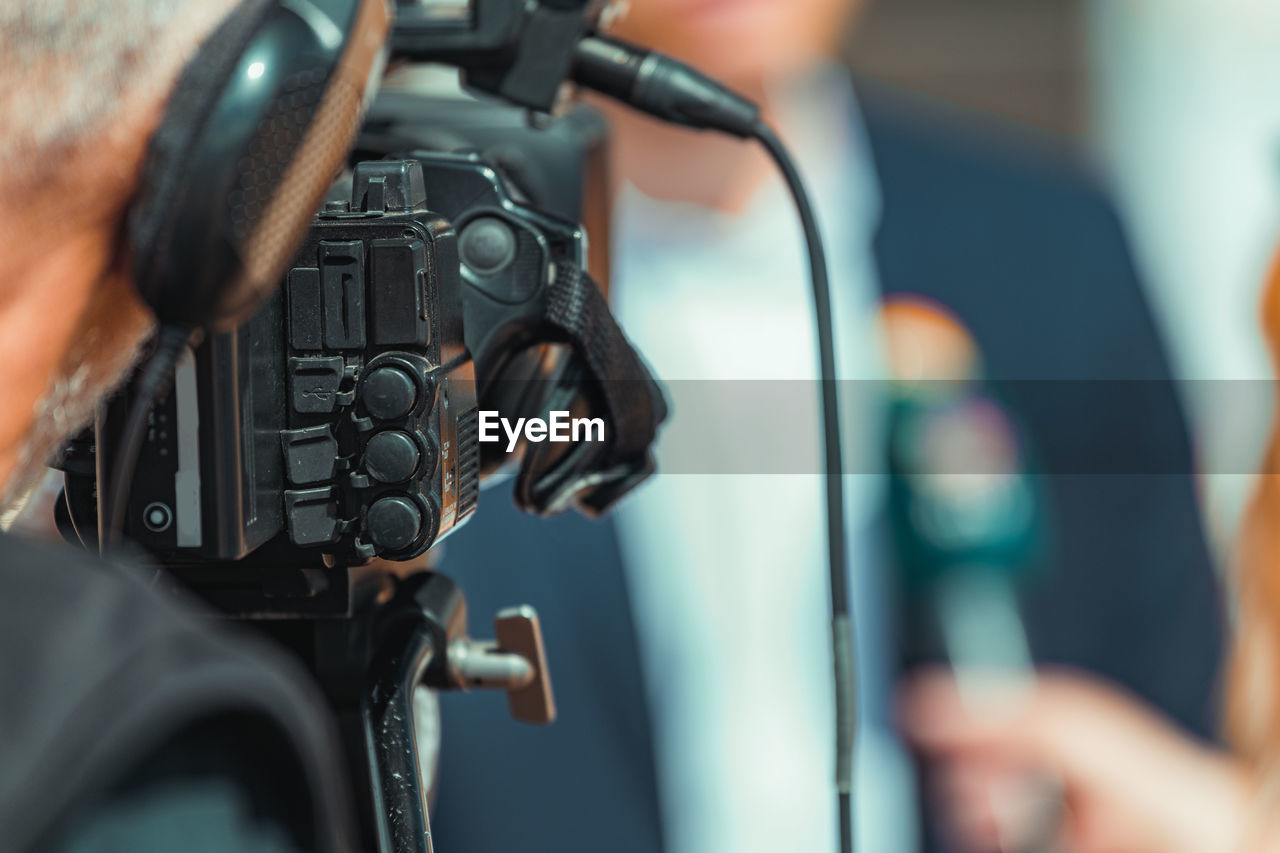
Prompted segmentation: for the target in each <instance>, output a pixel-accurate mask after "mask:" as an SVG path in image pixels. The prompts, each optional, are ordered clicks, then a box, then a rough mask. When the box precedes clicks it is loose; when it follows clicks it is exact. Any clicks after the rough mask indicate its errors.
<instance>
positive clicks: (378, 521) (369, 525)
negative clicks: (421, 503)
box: [364, 498, 422, 552]
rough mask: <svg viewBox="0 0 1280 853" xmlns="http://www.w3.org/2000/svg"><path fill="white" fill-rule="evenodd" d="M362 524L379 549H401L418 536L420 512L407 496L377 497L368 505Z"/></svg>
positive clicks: (420, 524)
mask: <svg viewBox="0 0 1280 853" xmlns="http://www.w3.org/2000/svg"><path fill="white" fill-rule="evenodd" d="M364 526H365V531H366V532H367V533H368V534H369V540H370V541H371V542H373V544H374V545H375V546H377V548H378V550H379V551H383V552H386V551H403V550H404V549H405V548H408V547H409V546H410V545H412V544H413V540H415V539H417V538H418V532H419V531H420V530H421V528H422V512H421V511H420V510H419V509H418V507H417V506H416V505H414V503H413V501H411V500H409V499H408V498H379V499H378V500H376V501H374V502H373V506H371V507H369V513H368V515H366V516H365V520H364Z"/></svg>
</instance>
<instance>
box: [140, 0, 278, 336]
mask: <svg viewBox="0 0 1280 853" xmlns="http://www.w3.org/2000/svg"><path fill="white" fill-rule="evenodd" d="M276 5H278V0H246V2H244V3H242V4H241V5H240V6H239V7H237V8H236V9H235V10H234V11H232V12H231V14H230V15H228V16H227V18H226V19H225V20H224V21H223V22H222V23H221V24H220V25H219V26H218V27H217V29H215V30H214V31H213V33H212V34H210V36H209V37H208V38H207V39H205V41H204V42H203V43H202V44H201V46H200V48H199V50H198V51H197V52H196V55H195V56H194V57H193V58H192V59H191V61H190V62H188V63H187V65H186V67H185V68H184V69H183V72H182V74H181V76H180V77H179V78H178V82H177V84H176V85H175V87H174V90H173V94H172V95H171V96H170V97H169V102H168V104H167V106H166V107H165V113H164V116H163V117H162V118H161V120H160V125H159V127H158V128H157V130H156V132H155V135H154V136H153V137H152V139H151V145H150V148H149V150H148V152H147V158H146V161H145V163H144V165H143V172H142V181H141V184H140V186H139V193H138V196H137V198H136V199H135V201H134V204H133V207H132V210H131V211H130V214H129V243H130V249H131V250H132V253H133V257H132V263H133V270H134V281H135V282H136V284H137V288H138V292H139V294H140V295H141V296H142V298H143V300H144V301H146V302H147V303H148V304H149V305H151V306H152V307H154V306H155V305H156V304H157V302H159V300H158V299H157V298H156V291H157V288H159V287H162V286H164V285H163V283H162V282H159V281H156V280H154V279H155V277H156V269H157V268H158V267H159V266H160V265H159V264H157V260H158V259H159V258H160V256H161V255H162V254H163V253H164V252H167V251H170V250H171V246H170V242H171V236H172V226H173V224H174V222H175V221H176V220H177V217H176V216H175V213H176V208H177V207H178V206H179V205H181V204H183V203H184V199H183V197H182V194H181V192H180V189H181V185H182V179H183V173H184V171H185V169H186V168H187V166H188V161H189V156H190V153H191V151H192V150H193V149H194V147H195V145H196V143H197V141H198V140H199V139H200V137H201V135H202V134H203V133H204V132H205V129H206V125H207V124H208V119H209V116H210V113H211V112H212V111H213V109H214V107H215V106H216V105H217V104H218V101H219V98H220V97H221V95H222V92H223V90H224V89H225V88H226V86H227V83H228V81H229V79H230V77H231V75H232V73H233V72H234V71H235V69H236V66H237V65H238V63H239V60H240V58H241V56H242V55H243V54H244V51H245V49H246V48H247V47H248V45H249V43H250V41H251V40H252V39H253V37H254V35H255V34H256V33H257V31H258V29H259V28H260V27H261V26H262V23H263V21H264V20H265V19H266V17H267V14H268V13H269V12H270V11H271V9H272V8H274V7H275V6H276ZM176 284H180V283H176ZM160 319H161V320H162V321H163V320H164V319H165V318H163V317H162V318H160Z"/></svg>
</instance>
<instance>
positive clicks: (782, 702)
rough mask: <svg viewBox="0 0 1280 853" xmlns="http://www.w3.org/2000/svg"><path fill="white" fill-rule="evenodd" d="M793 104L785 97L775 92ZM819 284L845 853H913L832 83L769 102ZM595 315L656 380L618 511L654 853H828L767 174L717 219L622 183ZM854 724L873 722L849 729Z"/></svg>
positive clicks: (849, 170) (830, 806) (816, 443)
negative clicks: (658, 395) (853, 758)
mask: <svg viewBox="0 0 1280 853" xmlns="http://www.w3.org/2000/svg"><path fill="white" fill-rule="evenodd" d="M793 89H794V90H793ZM775 102H776V103H779V104H781V105H783V111H782V113H781V115H780V126H781V127H782V129H783V132H784V135H785V136H786V137H787V138H788V139H789V140H790V142H791V143H792V145H793V151H794V154H795V156H796V157H797V159H798V162H799V166H800V170H801V172H802V174H803V176H804V178H805V180H806V183H807V184H808V186H809V187H810V190H811V192H812V193H813V195H814V199H815V204H816V206H817V211H818V218H819V221H820V223H821V227H822V229H823V232H824V238H825V241H826V246H827V251H828V258H829V263H830V267H831V272H832V276H831V278H832V289H833V301H834V305H835V317H836V323H837V328H836V335H837V358H838V363H839V374H840V378H841V379H842V380H868V381H863V382H845V383H844V384H842V389H841V390H842V395H841V396H842V414H843V417H844V430H843V431H844V448H845V455H846V460H847V461H846V470H848V471H853V472H858V473H854V474H851V475H849V476H846V478H845V483H846V489H847V492H848V499H847V500H848V504H849V506H848V511H847V516H846V517H847V524H848V530H849V533H850V539H851V550H850V556H851V564H852V566H853V577H852V578H851V589H852V593H853V597H854V601H855V622H856V623H857V626H858V635H859V646H860V648H859V658H860V664H859V673H858V675H859V679H858V681H859V687H860V690H859V697H860V698H859V706H860V707H859V710H860V713H859V716H860V718H861V719H862V720H863V724H862V725H860V729H859V759H858V765H857V767H858V773H857V775H858V795H857V802H858V805H857V807H856V809H855V811H856V813H857V820H856V826H857V827H858V829H857V832H858V849H859V850H862V851H874V853H884V851H893V850H911V849H914V848H915V846H916V844H915V841H914V832H913V819H912V816H911V811H910V808H911V806H910V803H911V798H912V796H913V795H912V794H911V793H910V791H911V788H910V780H909V775H908V771H907V770H906V768H907V764H906V762H905V761H903V760H902V759H901V755H900V753H899V752H898V751H897V750H896V747H894V746H893V744H892V740H891V739H889V738H888V737H887V736H886V735H885V733H884V732H885V729H884V726H883V721H884V719H885V716H886V715H885V707H886V706H887V702H888V696H887V689H886V687H885V682H886V678H885V675H884V673H885V661H886V660H887V658H888V654H887V649H886V648H885V646H884V640H883V638H882V637H883V632H882V631H881V630H880V629H879V627H878V626H877V625H876V624H875V616H876V614H877V612H879V611H881V610H882V609H883V608H884V603H883V602H877V601H875V600H873V598H874V597H875V596H876V592H875V589H876V582H875V580H874V575H875V572H876V570H877V566H878V564H877V563H875V562H874V560H873V559H872V556H871V554H870V550H869V548H870V539H871V537H870V536H869V535H867V534H868V532H869V530H870V528H871V525H872V518H873V514H874V513H875V511H876V509H877V507H878V506H879V502H880V498H881V489H882V487H883V477H882V476H880V475H879V474H878V473H876V472H878V471H879V470H880V467H879V456H880V452H879V451H880V440H879V436H880V429H881V421H882V419H883V418H882V416H883V411H882V410H881V408H880V406H878V405H876V403H878V400H879V398H878V396H877V395H876V394H875V393H874V392H875V382H874V380H876V379H879V378H880V377H881V375H882V371H881V367H880V360H879V347H878V345H877V342H876V340H875V335H874V321H875V317H876V311H877V307H878V304H879V294H878V287H877V283H876V272H875V265H874V259H873V257H872V254H871V237H872V233H873V231H874V228H875V226H876V222H877V216H878V206H879V200H878V192H877V189H876V184H875V175H874V171H873V169H872V166H871V162H870V156H869V152H868V150H867V147H866V143H865V140H864V139H863V138H862V135H861V131H860V127H861V125H860V120H859V117H858V113H857V108H856V102H855V100H854V97H853V91H852V86H851V84H850V81H849V78H848V75H847V73H845V72H844V71H842V70H839V69H823V70H821V71H820V72H817V73H815V74H814V75H813V76H812V77H810V78H808V79H806V80H804V81H803V82H802V83H798V84H796V85H795V86H794V87H788V91H786V92H780V93H778V97H777V98H776V99H775ZM614 217H615V218H614V235H613V243H614V245H613V253H614V254H613V258H614V269H613V271H612V272H613V287H612V295H613V298H614V310H615V312H616V314H617V316H618V319H619V322H620V323H621V325H622V327H623V328H624V329H625V330H626V332H627V334H628V335H629V336H630V337H631V338H632V340H633V341H634V342H635V343H636V345H637V347H638V348H639V349H640V351H641V352H642V353H643V354H644V356H645V357H646V358H647V359H648V361H649V362H650V364H651V366H652V367H653V368H654V371H655V373H656V374H657V375H658V376H659V377H661V378H662V379H663V381H664V382H666V383H667V387H668V400H669V402H670V403H671V409H672V411H671V416H670V420H669V422H668V424H667V426H666V427H665V429H664V432H663V433H662V435H661V437H660V439H659V443H658V452H657V458H658V466H659V474H658V475H656V476H655V477H654V478H653V479H652V480H651V481H650V482H648V483H646V484H645V486H644V487H643V488H641V489H639V490H638V491H637V492H636V493H635V495H634V496H632V497H630V498H628V499H627V501H625V502H624V504H623V505H622V506H621V507H620V508H619V512H618V515H617V519H618V529H619V535H620V537H621V539H622V545H623V556H624V563H625V565H626V571H627V581H628V585H629V587H630V592H631V596H632V601H633V605H634V608H635V617H636V621H637V629H638V633H639V637H640V652H641V660H642V664H643V667H644V670H645V678H646V682H647V684H646V687H647V695H648V696H649V701H650V710H651V717H652V719H653V724H654V739H655V750H656V753H657V754H656V759H657V770H658V782H659V788H660V791H659V795H660V800H661V804H662V809H663V817H664V821H665V831H666V843H667V851H668V853H713V851H733V852H734V853H749V851H762V852H763V851H770V853H774V852H775V851H793V850H794V851H805V853H810V851H831V850H835V849H836V847H837V841H836V827H837V820H836V815H835V802H836V797H835V790H834V784H833V778H834V758H833V754H832V752H833V741H834V733H833V732H834V724H833V712H832V685H831V663H830V661H831V656H830V646H829V643H830V641H829V630H830V629H829V613H828V593H827V582H826V572H827V569H826V562H825V532H824V531H825V526H824V525H825V521H824V519H825V516H824V501H823V479H822V476H821V472H822V470H823V469H822V467H821V456H820V452H819V451H820V447H821V442H820V433H819V429H818V427H819V423H820V421H819V419H818V396H817V393H818V389H817V386H816V383H815V382H814V381H813V380H814V379H815V378H816V376H817V355H816V344H815V337H814V332H813V313H812V298H811V291H810V285H809V277H808V271H807V270H808V266H807V260H806V256H805V255H804V249H803V243H802V240H801V235H800V228H799V223H798V219H797V216H796V214H795V210H794V207H793V205H792V203H791V201H790V198H789V196H788V195H787V193H786V189H785V186H784V185H783V183H782V181H781V179H780V178H775V179H771V180H770V181H769V182H768V183H767V184H766V185H765V186H763V187H762V188H761V189H760V190H759V191H758V192H757V193H756V195H755V197H754V198H753V199H752V200H751V202H750V204H749V205H748V207H747V209H746V210H745V211H744V212H743V213H741V214H740V215H736V216H729V215H725V214H721V213H717V212H714V211H710V210H708V209H705V208H702V207H698V206H696V205H691V204H683V203H670V202H661V201H658V200H655V199H652V198H649V197H647V196H645V195H644V194H643V193H641V192H640V191H639V190H637V189H636V188H635V187H633V186H627V187H624V188H623V191H622V192H621V194H620V196H619V199H618V201H617V206H616V208H615V211H614ZM868 721H870V722H868Z"/></svg>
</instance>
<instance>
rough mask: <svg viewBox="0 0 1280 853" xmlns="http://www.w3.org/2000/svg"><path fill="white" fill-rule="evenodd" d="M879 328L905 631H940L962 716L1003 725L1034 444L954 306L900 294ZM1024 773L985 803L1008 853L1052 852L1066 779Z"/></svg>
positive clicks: (1015, 656)
mask: <svg viewBox="0 0 1280 853" xmlns="http://www.w3.org/2000/svg"><path fill="white" fill-rule="evenodd" d="M881 323H882V327H883V330H884V339H885V341H886V344H887V348H888V362H889V370H890V376H891V380H892V381H891V393H890V400H891V410H890V411H891V414H890V447H889V475H890V476H889V512H890V518H891V524H892V531H893V537H894V540H895V544H896V546H897V550H898V555H899V558H900V562H901V566H902V570H903V572H904V578H903V587H904V589H905V592H906V595H907V596H908V600H909V601H910V602H911V603H912V604H913V605H914V607H913V608H912V610H913V613H914V614H915V616H916V620H917V624H916V625H915V626H913V627H914V628H915V633H917V635H920V634H924V633H926V632H930V633H932V634H934V635H935V636H936V639H937V640H938V641H939V642H940V645H941V649H942V652H943V653H944V655H945V657H946V659H947V661H948V663H949V665H950V667H951V670H952V672H953V673H954V675H955V680H956V689H957V691H958V693H959V695H960V699H961V701H962V702H963V703H964V705H965V706H966V708H967V709H968V711H969V712H970V713H971V714H973V715H975V716H983V717H987V718H991V717H993V716H994V717H997V718H1004V719H1008V720H1009V721H1010V722H1011V723H1012V722H1013V721H1014V720H1015V719H1016V717H1017V715H1018V713H1019V712H1020V711H1021V710H1022V708H1023V707H1024V702H1025V701H1026V700H1027V699H1028V698H1029V697H1030V692H1031V690H1032V689H1033V688H1034V684H1035V668H1034V659H1033V657H1032V653H1031V648H1030V644H1029V642H1028V640H1027V632H1026V628H1025V625H1024V623H1023V620H1022V614H1021V611H1020V609H1019V605H1018V590H1019V588H1020V587H1021V586H1023V585H1024V584H1025V583H1027V582H1028V581H1029V580H1030V579H1031V578H1032V577H1033V576H1034V572H1035V567H1036V565H1037V563H1038V562H1039V558H1040V555H1041V552H1042V550H1043V544H1044V541H1045V535H1046V527H1047V520H1046V513H1045V508H1044V502H1043V499H1042V496H1041V495H1040V493H1039V490H1038V489H1037V485H1036V482H1035V480H1034V478H1033V477H1032V476H1031V473H1030V472H1031V470H1032V464H1031V459H1032V456H1031V451H1030V448H1029V447H1028V444H1027V441H1026V439H1025V437H1024V436H1023V435H1022V433H1021V432H1020V430H1019V429H1018V426H1017V423H1016V421H1015V420H1014V419H1013V418H1012V417H1011V415H1010V414H1009V413H1008V412H1007V411H1006V410H1005V408H1004V407H1003V406H1001V405H1000V403H999V401H998V400H997V399H996V397H995V396H994V395H993V394H992V393H991V392H990V390H989V389H988V388H987V387H986V386H985V384H984V383H983V381H982V378H981V359H980V355H979V352H978V349H977V346H976V344H975V343H974V341H973V338H972V337H971V336H970V334H969V332H968V330H967V329H966V328H965V327H964V325H963V324H962V323H961V322H960V321H959V320H958V319H957V318H956V317H955V316H954V315H952V314H951V313H949V312H948V311H947V310H946V309H944V308H942V307H941V306H938V305H936V304H933V303H930V302H927V301H924V300H920V299H916V298H896V299H893V300H891V301H889V302H887V303H886V305H885V306H884V308H883V310H882V313H881ZM1030 782H1031V784H1029V785H1027V786H1025V789H1024V791H1023V794H1024V795H1026V797H1027V799H1026V800H1025V801H1023V802H1019V803H991V804H990V805H991V808H992V810H993V812H994V814H995V815H996V818H997V820H998V821H999V822H1000V824H1001V833H1002V835H1005V836H1006V838H1004V839H1003V840H1002V842H1001V846H1002V849H1004V850H1006V851H1017V853H1030V851H1042V850H1050V849H1052V847H1051V844H1050V843H1046V842H1047V840H1048V839H1051V838H1052V837H1053V832H1054V830H1055V829H1056V827H1057V823H1058V819H1059V817H1060V813H1061V805H1062V795H1061V785H1060V783H1058V782H1057V781H1056V780H1054V779H1053V778H1051V777H1045V776H1037V777H1035V778H1034V779H1032V780H1030ZM1028 815H1030V817H1029V818H1028Z"/></svg>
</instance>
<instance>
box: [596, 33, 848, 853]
mask: <svg viewBox="0 0 1280 853" xmlns="http://www.w3.org/2000/svg"><path fill="white" fill-rule="evenodd" d="M573 77H574V80H575V81H576V82H577V83H579V84H580V85H583V86H586V87H588V88H590V89H594V90H595V91H598V92H601V93H602V94H605V95H609V96H610V97H613V98H616V99H617V100H619V101H621V102H623V103H625V104H627V105H629V106H631V107H634V108H635V109H638V110H640V111H642V112H646V113H649V114H650V115H653V116H655V117H657V118H660V119H663V120H664V121H668V122H672V123H674V124H681V125H684V126H686V127H693V128H698V129H702V130H718V131H720V132H722V133H728V134H730V135H733V136H736V137H739V138H742V139H754V140H756V141H757V142H759V143H760V144H761V145H762V146H763V147H764V149H765V150H766V151H767V152H768V153H769V156H770V157H772V158H773V161H774V162H775V163H776V164H777V166H778V169H779V171H781V173H782V177H783V179H784V180H785V181H786V183H787V189H788V190H789V191H790V192H791V197H792V199H793V200H794V201H795V205H796V210H797V212H798V213H799V214H800V225H801V227H802V228H803V230H804V241H805V248H806V250H807V252H808V256H809V276H810V279H811V282H812V286H813V316H814V325H815V327H816V329H817V337H818V377H819V380H820V384H821V386H822V395H821V409H822V438H823V461H824V468H825V470H826V510H827V567H828V584H829V586H830V594H831V656H832V666H833V668H834V672H833V677H834V685H835V712H836V732H835V734H836V739H835V741H836V742H835V748H836V793H837V805H838V810H839V815H840V850H841V851H842V853H852V851H853V849H854V843H853V772H854V771H853V749H854V738H855V735H856V730H857V704H856V690H855V675H856V673H855V670H854V667H855V665H856V658H855V655H854V634H853V616H852V611H851V609H850V606H849V590H848V576H849V575H848V551H847V549H846V547H845V526H844V459H843V453H842V451H841V446H840V411H839V400H838V394H837V385H836V358H835V334H834V323H833V321H832V316H831V315H832V311H831V285H830V281H829V279H828V273H827V258H826V252H825V250H824V249H823V245H822V233H821V232H820V231H819V230H818V222H817V217H816V216H815V215H814V211H813V205H812V203H811V202H810V200H809V194H808V192H807V191H806V189H805V186H804V181H803V180H801V178H800V173H799V171H798V170H797V169H796V165H795V162H794V161H793V160H792V159H791V155H790V153H788V151H787V149H786V146H785V145H783V143H782V140H781V139H779V138H778V135H777V134H776V133H775V132H774V131H773V129H772V128H770V127H769V126H768V125H767V124H765V123H764V121H763V120H762V119H761V118H760V109H759V107H758V106H757V105H756V104H754V103H752V102H751V101H749V100H747V99H746V98H743V97H742V96H740V95H737V94H735V93H734V92H732V91H730V90H729V89H727V88H726V87H724V86H722V85H721V84H719V83H717V82H716V81H715V80H712V79H711V78H710V77H707V76H706V75H705V74H702V73H700V72H698V71H695V70H694V69H692V68H690V67H689V66H687V65H685V64H683V63H681V62H677V61H676V60H674V59H671V58H669V57H666V56H663V55H661V54H659V53H655V52H653V51H649V50H646V49H644V48H641V47H636V46H635V45H630V44H627V43H625V42H621V41H618V40H616V39H613V38H609V37H606V36H601V35H599V34H596V35H591V36H587V37H586V38H584V39H583V40H582V41H581V42H580V43H579V45H578V50H577V55H576V58H575V64H574V69H573Z"/></svg>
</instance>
